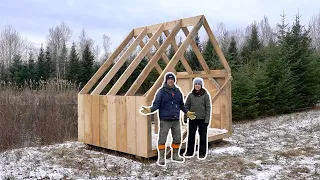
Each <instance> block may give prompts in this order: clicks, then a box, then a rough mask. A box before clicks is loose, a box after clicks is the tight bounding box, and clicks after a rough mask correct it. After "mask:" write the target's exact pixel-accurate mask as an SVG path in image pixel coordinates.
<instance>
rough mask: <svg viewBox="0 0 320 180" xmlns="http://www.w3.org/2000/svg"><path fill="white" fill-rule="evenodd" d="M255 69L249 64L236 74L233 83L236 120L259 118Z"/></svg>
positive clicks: (234, 116)
mask: <svg viewBox="0 0 320 180" xmlns="http://www.w3.org/2000/svg"><path fill="white" fill-rule="evenodd" d="M253 69H254V67H253V66H251V67H250V65H248V64H245V65H244V66H242V67H240V68H239V71H236V72H234V74H233V81H232V116H233V119H234V120H243V119H253V118H256V117H258V107H259V104H258V96H257V91H256V87H255V82H254V79H253V78H252V76H253V74H252V72H253Z"/></svg>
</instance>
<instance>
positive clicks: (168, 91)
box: [141, 72, 194, 166]
mask: <svg viewBox="0 0 320 180" xmlns="http://www.w3.org/2000/svg"><path fill="white" fill-rule="evenodd" d="M175 82H176V78H175V75H174V74H173V73H171V72H169V73H167V74H166V75H165V81H164V83H163V86H162V87H161V88H159V89H158V91H157V93H156V96H155V98H154V100H153V103H152V106H151V107H142V109H141V113H143V114H150V113H153V112H155V111H156V110H159V119H160V128H159V133H158V134H159V139H158V162H157V163H158V165H160V166H165V164H166V158H165V156H166V154H165V150H166V145H165V144H166V140H167V136H168V132H169V130H170V129H171V133H172V138H173V141H172V145H171V147H172V149H173V151H172V156H171V157H172V161H176V162H184V158H183V157H180V155H179V151H180V145H181V125H180V110H182V111H183V112H184V113H186V114H187V117H189V118H194V117H193V114H194V112H190V111H188V110H187V109H186V108H185V106H184V102H183V95H182V93H181V91H180V89H179V87H177V86H176V84H175Z"/></svg>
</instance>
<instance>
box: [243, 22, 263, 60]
mask: <svg viewBox="0 0 320 180" xmlns="http://www.w3.org/2000/svg"><path fill="white" fill-rule="evenodd" d="M261 48H262V43H261V41H260V39H259V34H258V27H257V25H256V24H253V25H252V28H251V33H250V36H249V37H248V38H247V40H246V42H245V44H244V46H243V47H242V50H241V57H242V59H243V60H242V61H243V62H244V63H251V62H253V63H255V64H256V63H257V61H259V59H261V58H260V57H259V50H261Z"/></svg>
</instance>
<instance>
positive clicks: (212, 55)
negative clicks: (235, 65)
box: [202, 39, 223, 69]
mask: <svg viewBox="0 0 320 180" xmlns="http://www.w3.org/2000/svg"><path fill="white" fill-rule="evenodd" d="M202 56H203V58H204V60H205V61H206V63H207V64H208V66H209V68H210V69H221V68H223V66H222V64H221V63H220V61H219V59H218V56H217V53H216V51H215V50H214V47H213V45H212V43H211V41H210V39H208V40H207V41H206V44H205V46H204V49H203V51H202Z"/></svg>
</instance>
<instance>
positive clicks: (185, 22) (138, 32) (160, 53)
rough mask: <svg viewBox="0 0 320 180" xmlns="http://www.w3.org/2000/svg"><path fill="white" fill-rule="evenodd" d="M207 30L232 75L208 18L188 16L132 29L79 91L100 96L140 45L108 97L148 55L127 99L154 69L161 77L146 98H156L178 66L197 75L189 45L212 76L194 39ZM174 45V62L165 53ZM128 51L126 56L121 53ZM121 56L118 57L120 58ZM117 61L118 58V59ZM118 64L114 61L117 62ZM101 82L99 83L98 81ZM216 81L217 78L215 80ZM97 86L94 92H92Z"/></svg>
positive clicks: (221, 59)
mask: <svg viewBox="0 0 320 180" xmlns="http://www.w3.org/2000/svg"><path fill="white" fill-rule="evenodd" d="M202 26H203V27H204V29H205V31H206V32H207V34H208V37H209V39H210V41H211V43H212V44H213V46H214V49H215V51H216V53H217V55H218V57H219V60H220V62H221V64H222V65H223V67H224V69H225V71H226V73H228V74H229V75H230V76H231V70H230V67H229V65H228V63H227V61H226V59H225V57H224V55H223V53H222V51H221V49H220V47H219V45H218V42H217V40H216V39H215V37H214V35H213V32H212V31H211V28H210V26H209V24H208V22H207V20H206V18H205V16H203V15H200V16H195V17H189V18H184V19H179V20H174V21H169V22H163V23H159V24H154V25H150V26H145V27H139V28H135V29H132V30H131V31H130V33H129V34H128V35H127V37H126V38H125V39H124V40H123V41H122V42H121V44H120V45H119V46H118V47H117V48H116V50H115V51H114V52H113V53H112V54H111V56H110V57H109V58H108V59H107V60H106V61H105V62H104V63H103V65H102V66H101V67H100V68H99V70H98V71H97V72H96V73H95V74H94V75H93V77H92V78H91V79H90V80H89V81H88V83H87V84H86V85H85V86H84V87H83V89H82V90H81V91H80V94H88V93H89V92H90V91H91V90H92V91H91V95H99V94H100V93H101V92H102V91H103V90H104V88H105V87H106V86H107V85H108V84H109V83H110V81H111V79H112V78H113V77H114V76H115V75H116V73H117V72H118V71H119V69H120V68H121V67H122V65H123V64H124V63H125V62H126V60H127V59H128V58H129V56H130V55H131V54H132V53H133V51H134V50H136V48H137V47H138V46H140V47H141V50H140V51H139V53H138V54H137V56H136V57H135V59H134V60H133V61H131V62H130V65H129V66H128V68H127V69H126V70H125V71H124V73H123V74H122V75H121V76H120V78H119V79H117V81H116V83H114V84H113V86H112V87H111V89H110V90H109V91H108V92H107V95H116V94H117V92H118V91H119V90H120V89H121V87H122V86H123V84H124V83H125V82H126V81H127V79H128V78H129V77H130V76H131V75H132V73H133V71H134V70H135V69H136V68H137V66H138V65H139V63H140V62H141V61H142V60H143V58H144V57H145V56H147V57H148V58H149V61H148V63H147V65H146V66H145V67H144V69H143V70H142V71H141V73H140V74H139V76H138V77H137V79H136V80H135V81H134V82H133V83H132V85H131V86H130V88H129V89H128V91H127V92H126V93H125V96H133V95H135V93H136V92H137V91H138V89H139V88H140V86H141V85H142V83H143V82H144V81H145V79H146V78H147V76H148V75H149V73H150V72H151V71H152V70H153V68H155V69H156V70H157V72H158V73H159V74H160V75H159V77H158V79H157V80H156V82H155V83H154V84H153V85H152V87H151V88H150V89H149V91H148V92H147V93H146V94H145V95H144V96H146V97H150V96H153V95H154V94H155V92H156V90H157V89H158V88H159V87H160V86H161V84H162V81H163V77H164V75H165V73H166V72H169V71H173V72H176V71H175V69H174V68H175V66H176V65H177V63H178V62H179V60H180V61H181V63H182V65H183V67H184V68H185V70H186V72H187V73H188V74H189V75H192V74H193V73H194V72H193V71H192V69H191V67H190V65H189V64H188V61H187V60H186V59H185V57H184V56H183V54H184V52H185V51H186V50H187V48H188V46H189V45H190V46H191V47H192V49H193V51H194V53H195V54H196V56H197V59H198V60H199V63H200V64H201V66H202V68H203V70H204V71H205V72H206V73H207V74H210V73H212V71H210V69H209V67H208V65H207V63H206V61H205V59H204V58H203V56H202V54H201V52H200V50H199V48H198V47H197V45H196V43H195V41H194V37H195V35H196V34H197V32H198V31H199V30H200V28H201V27H202ZM188 27H192V29H191V31H190V32H189V30H188ZM180 30H182V31H183V33H184V34H185V36H186V38H185V39H184V41H183V42H182V44H181V45H180V46H179V47H178V46H177V43H176V41H175V37H176V35H177V33H178V32H179V31H180ZM162 33H164V34H165V36H166V39H165V40H164V42H163V43H162V44H161V45H160V44H159V43H158V42H157V40H158V38H159V37H160V35H161V34H162ZM145 37H148V38H149V40H148V41H147V42H146V43H145V42H143V39H144V38H145ZM131 39H134V41H133V42H132V43H131V44H130V45H129V46H128V47H126V46H127V45H128V43H129V42H130V40H131ZM170 44H171V45H172V47H173V49H174V50H175V54H174V55H173V57H172V58H171V59H169V58H168V57H167V55H166V53H165V51H166V49H167V48H168V47H169V45H170ZM152 47H155V48H156V49H157V50H156V52H155V53H154V54H153V55H152V54H151V53H150V49H151V48H152ZM125 48H127V49H126V50H125ZM123 50H125V52H124V53H122V54H121V52H122V51H123ZM118 56H119V57H118ZM117 58H118V59H117ZM160 58H162V59H163V60H164V61H165V63H166V66H165V68H164V69H161V67H160V66H159V64H158V61H159V59H160ZM116 59H117V61H116V62H115V60H116ZM113 62H115V63H114V65H113V66H112V67H111V68H110V70H109V71H108V73H106V74H105V72H106V71H107V69H108V68H109V67H110V66H111V65H112V64H113ZM104 74H105V76H104V77H103V78H102V79H101V77H102V76H103V75H104ZM100 79H101V81H100V82H98V81H99V80H100ZM212 80H213V81H214V79H213V78H212ZM93 87H94V89H92V88H93Z"/></svg>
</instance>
